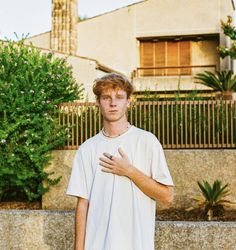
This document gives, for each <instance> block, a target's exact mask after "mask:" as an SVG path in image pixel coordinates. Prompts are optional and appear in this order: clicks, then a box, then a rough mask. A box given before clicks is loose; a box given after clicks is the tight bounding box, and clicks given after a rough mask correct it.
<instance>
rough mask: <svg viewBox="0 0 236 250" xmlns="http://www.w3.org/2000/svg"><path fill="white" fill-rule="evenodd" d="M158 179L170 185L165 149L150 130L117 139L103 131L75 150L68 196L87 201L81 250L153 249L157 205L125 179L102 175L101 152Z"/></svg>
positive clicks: (128, 133) (123, 135)
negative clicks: (125, 157) (124, 156)
mask: <svg viewBox="0 0 236 250" xmlns="http://www.w3.org/2000/svg"><path fill="white" fill-rule="evenodd" d="M119 147H121V148H122V149H123V151H124V152H125V153H126V154H127V155H128V157H129V159H130V161H131V163H132V165H134V166H135V167H136V168H138V169H139V170H140V171H142V172H143V173H145V174H146V175H148V176H150V177H152V178H153V179H155V180H156V181H158V182H160V183H162V184H165V185H170V186H172V185H173V181H172V178H171V176H170V173H169V170H168V167H167V164H166V160H165V156H164V152H163V149H162V147H161V145H160V143H159V141H158V140H157V138H156V137H155V136H154V135H153V134H152V133H150V132H147V131H144V130H142V129H139V128H136V127H134V126H131V128H130V129H129V130H128V131H127V132H125V133H124V134H122V135H120V136H119V137H116V138H107V137H105V136H104V135H103V134H102V132H100V133H99V134H97V135H95V136H94V137H92V138H90V139H88V140H87V141H85V142H84V143H83V144H82V145H81V146H80V148H79V149H78V151H77V152H76V155H75V159H74V164H73V168H72V173H71V177H70V181H69V185H68V189H67V194H68V195H73V196H78V197H82V198H85V199H88V200H89V209H88V216H87V225H86V238H85V250H153V249H154V231H155V209H156V202H155V201H154V200H153V199H151V198H149V197H148V196H147V195H145V194H144V193H143V192H142V191H141V190H140V189H139V188H138V187H137V186H136V185H135V184H134V183H133V182H132V181H131V180H130V179H129V178H127V177H123V176H118V175H113V174H110V173H105V172H102V171H101V168H102V166H100V165H99V157H101V156H102V155H103V153H104V152H106V153H109V154H112V155H115V156H118V157H121V156H120V155H119V152H118V148H119Z"/></svg>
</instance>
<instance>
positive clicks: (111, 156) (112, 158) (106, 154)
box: [103, 153, 115, 160]
mask: <svg viewBox="0 0 236 250" xmlns="http://www.w3.org/2000/svg"><path fill="white" fill-rule="evenodd" d="M103 155H105V156H106V157H107V158H109V159H110V160H114V158H115V156H114V155H111V154H108V153H103Z"/></svg>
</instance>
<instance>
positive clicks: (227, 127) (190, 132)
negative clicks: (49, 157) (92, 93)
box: [59, 100, 236, 149]
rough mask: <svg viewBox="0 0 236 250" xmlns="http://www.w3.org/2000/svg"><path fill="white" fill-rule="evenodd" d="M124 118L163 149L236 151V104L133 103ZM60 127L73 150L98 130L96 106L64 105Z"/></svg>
mask: <svg viewBox="0 0 236 250" xmlns="http://www.w3.org/2000/svg"><path fill="white" fill-rule="evenodd" d="M127 116H128V120H129V122H130V123H131V124H133V125H135V126H137V127H139V128H142V129H145V130H148V131H150V132H152V133H154V134H155V135H156V136H157V138H158V139H159V141H160V142H161V144H162V146H163V147H164V148H165V149H175V148H182V149H187V148H189V149H190V148H192V149H193V148H194V149H197V148H236V101H215V100H207V101H145V102H134V103H132V104H131V106H130V108H129V110H128V112H127ZM59 124H60V125H64V126H66V127H67V130H68V140H67V143H66V145H65V146H64V149H76V148H78V147H79V145H80V144H82V143H83V142H84V141H85V140H86V139H88V138H90V137H92V136H93V135H95V134H97V133H98V132H99V131H100V130H101V128H102V117H101V113H100V111H99V109H98V107H97V106H96V104H95V103H66V104H62V105H61V106H60V112H59Z"/></svg>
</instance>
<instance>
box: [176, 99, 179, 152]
mask: <svg viewBox="0 0 236 250" xmlns="http://www.w3.org/2000/svg"><path fill="white" fill-rule="evenodd" d="M178 105H179V102H178V101H177V102H176V107H175V108H176V119H175V120H176V125H175V136H176V148H179V136H178V133H179V131H178V127H179V119H178V116H179V107H178Z"/></svg>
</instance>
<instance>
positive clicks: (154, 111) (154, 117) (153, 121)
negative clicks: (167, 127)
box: [152, 101, 156, 135]
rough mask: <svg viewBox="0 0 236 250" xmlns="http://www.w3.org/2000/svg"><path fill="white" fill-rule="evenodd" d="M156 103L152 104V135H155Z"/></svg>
mask: <svg viewBox="0 0 236 250" xmlns="http://www.w3.org/2000/svg"><path fill="white" fill-rule="evenodd" d="M155 106H156V103H155V102H154V101H153V102H152V113H153V115H152V127H153V134H154V135H155V134H156V109H155Z"/></svg>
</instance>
